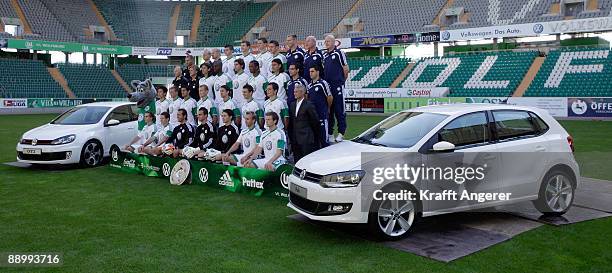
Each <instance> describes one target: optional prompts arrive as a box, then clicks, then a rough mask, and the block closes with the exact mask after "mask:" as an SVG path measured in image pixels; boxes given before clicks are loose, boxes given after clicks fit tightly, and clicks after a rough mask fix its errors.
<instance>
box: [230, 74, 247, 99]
mask: <svg viewBox="0 0 612 273" xmlns="http://www.w3.org/2000/svg"><path fill="white" fill-rule="evenodd" d="M248 81H249V76H248V75H247V74H245V73H244V72H242V73H240V74H236V76H235V77H234V80H233V81H232V87H233V89H234V94H233V95H234V96H233V97H232V99H234V101H235V102H236V103H237V104H238V105H242V104H243V103H244V96H243V95H242V88H243V87H244V86H245V85H246V84H247V82H248Z"/></svg>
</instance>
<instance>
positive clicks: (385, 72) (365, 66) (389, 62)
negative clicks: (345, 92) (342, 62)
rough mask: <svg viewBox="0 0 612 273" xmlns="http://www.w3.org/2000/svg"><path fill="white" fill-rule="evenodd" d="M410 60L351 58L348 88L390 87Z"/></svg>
mask: <svg viewBox="0 0 612 273" xmlns="http://www.w3.org/2000/svg"><path fill="white" fill-rule="evenodd" d="M409 61H410V60H409V59H406V58H378V59H349V61H348V62H349V64H350V67H351V68H352V70H351V71H350V72H349V76H348V79H347V81H346V88H385V87H389V86H390V85H391V83H392V82H393V81H394V80H395V79H396V78H397V77H398V76H399V74H400V73H401V72H402V70H403V69H404V68H405V67H406V66H407V65H408V62H409Z"/></svg>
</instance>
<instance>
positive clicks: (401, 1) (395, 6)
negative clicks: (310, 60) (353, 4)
mask: <svg viewBox="0 0 612 273" xmlns="http://www.w3.org/2000/svg"><path fill="white" fill-rule="evenodd" d="M445 3H446V0H431V1H426V2H424V3H423V4H418V5H417V4H415V3H414V2H412V1H405V0H364V1H363V2H362V4H361V5H360V6H359V7H358V8H357V10H356V11H355V13H353V15H352V17H356V18H359V19H360V20H361V21H362V22H363V23H364V30H363V32H359V33H355V34H351V35H350V36H354V37H356V36H364V35H376V34H389V33H412V32H421V31H425V30H424V29H423V26H426V25H431V23H432V21H433V19H434V17H436V15H437V14H438V11H439V10H440V8H442V6H444V4H445ZM381 18H384V19H383V20H381ZM406 18H410V20H406Z"/></svg>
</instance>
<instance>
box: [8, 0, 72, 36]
mask: <svg viewBox="0 0 612 273" xmlns="http://www.w3.org/2000/svg"><path fill="white" fill-rule="evenodd" d="M19 5H20V6H21V8H22V9H23V12H24V13H25V15H26V17H27V18H28V22H29V23H30V25H31V26H32V32H33V33H35V34H38V35H40V36H31V37H28V38H39V39H48V40H52V41H75V40H76V38H75V36H73V35H72V34H71V33H70V32H69V31H68V30H67V29H66V26H65V24H64V23H63V22H61V21H60V20H59V19H58V18H57V17H56V16H55V15H53V13H51V11H50V10H49V9H48V8H47V5H46V4H45V3H44V2H43V1H41V0H19ZM64 19H67V18H64ZM64 21H69V20H64Z"/></svg>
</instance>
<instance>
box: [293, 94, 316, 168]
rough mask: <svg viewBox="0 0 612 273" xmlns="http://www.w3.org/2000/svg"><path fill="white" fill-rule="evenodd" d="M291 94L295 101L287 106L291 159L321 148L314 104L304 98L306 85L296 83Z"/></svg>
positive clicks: (296, 158) (297, 158)
mask: <svg viewBox="0 0 612 273" xmlns="http://www.w3.org/2000/svg"><path fill="white" fill-rule="evenodd" d="M293 94H294V95H295V101H293V102H292V103H291V105H290V106H289V126H288V128H287V129H288V130H287V131H288V132H289V141H290V144H291V150H292V151H293V161H294V162H298V161H299V160H300V159H301V158H302V157H304V156H306V155H308V154H310V153H312V152H314V151H316V150H318V149H320V148H321V145H320V143H321V140H320V138H321V132H320V130H321V125H320V124H319V116H318V115H317V110H316V109H315V107H314V105H313V104H312V103H311V102H309V101H308V100H307V99H305V96H306V86H304V85H301V84H300V85H296V86H295V88H294V90H293Z"/></svg>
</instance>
